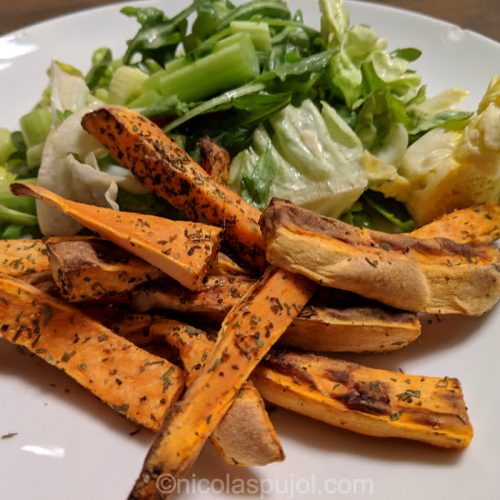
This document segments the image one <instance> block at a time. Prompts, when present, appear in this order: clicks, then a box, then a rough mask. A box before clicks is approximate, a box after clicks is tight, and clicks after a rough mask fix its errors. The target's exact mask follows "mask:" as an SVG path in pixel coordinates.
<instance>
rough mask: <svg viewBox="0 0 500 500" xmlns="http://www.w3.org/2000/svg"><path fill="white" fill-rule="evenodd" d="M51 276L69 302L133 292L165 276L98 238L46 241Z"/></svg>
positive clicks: (142, 261)
mask: <svg viewBox="0 0 500 500" xmlns="http://www.w3.org/2000/svg"><path fill="white" fill-rule="evenodd" d="M47 252H48V257H49V262H50V266H51V271H52V276H53V277H54V281H55V282H56V283H57V286H58V287H59V289H60V291H61V295H62V296H63V297H64V298H65V299H66V300H69V301H70V302H81V301H85V300H97V299H99V298H100V297H103V296H106V295H112V294H119V293H124V292H129V291H130V290H133V289H134V288H135V287H136V286H137V285H139V284H141V283H144V282H147V281H151V280H154V279H157V278H160V277H162V276H165V274H164V273H163V272H162V271H160V269H158V268H156V267H153V266H152V265H151V264H148V263H147V262H146V261H144V260H142V259H139V258H138V257H135V256H133V255H132V254H129V253H128V252H126V251H124V250H123V249H121V248H120V247H117V246H115V245H113V244H112V243H109V242H107V241H105V240H101V239H98V238H94V239H85V240H70V241H59V242H48V243H47Z"/></svg>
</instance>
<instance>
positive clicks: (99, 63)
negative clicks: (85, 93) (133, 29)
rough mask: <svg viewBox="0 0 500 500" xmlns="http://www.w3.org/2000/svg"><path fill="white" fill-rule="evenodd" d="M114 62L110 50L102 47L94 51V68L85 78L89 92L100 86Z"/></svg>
mask: <svg viewBox="0 0 500 500" xmlns="http://www.w3.org/2000/svg"><path fill="white" fill-rule="evenodd" d="M112 61H113V55H112V53H111V50H110V49H108V48H106V47H102V48H100V49H97V50H96V51H94V53H93V55H92V67H91V68H90V70H89V72H88V73H87V76H86V77H85V83H86V84H87V87H88V88H89V90H91V91H92V90H94V89H95V88H96V87H97V86H98V84H99V82H100V81H101V79H102V78H103V76H104V75H105V74H106V70H107V69H108V68H109V65H110V64H111V62H112Z"/></svg>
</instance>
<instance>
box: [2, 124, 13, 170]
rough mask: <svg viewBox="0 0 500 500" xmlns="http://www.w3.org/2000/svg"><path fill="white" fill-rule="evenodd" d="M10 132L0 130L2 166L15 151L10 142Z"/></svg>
mask: <svg viewBox="0 0 500 500" xmlns="http://www.w3.org/2000/svg"><path fill="white" fill-rule="evenodd" d="M10 136H11V133H10V130H8V129H6V128H0V165H4V164H5V163H6V162H7V160H8V159H9V156H10V155H11V154H12V153H13V152H14V151H15V150H16V148H15V147H14V144H12V141H11V140H10Z"/></svg>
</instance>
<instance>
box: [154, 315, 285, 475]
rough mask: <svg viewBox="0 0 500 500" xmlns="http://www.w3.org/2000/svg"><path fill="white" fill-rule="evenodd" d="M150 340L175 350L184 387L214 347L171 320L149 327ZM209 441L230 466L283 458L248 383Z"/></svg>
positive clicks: (197, 332)
mask: <svg viewBox="0 0 500 500" xmlns="http://www.w3.org/2000/svg"><path fill="white" fill-rule="evenodd" d="M150 337H151V340H153V341H154V340H163V341H164V342H167V343H169V344H170V345H172V346H174V347H176V348H177V350H178V352H179V357H180V359H181V361H182V364H183V365H184V369H185V370H186V383H187V385H190V384H191V383H192V382H193V381H194V380H195V379H196V377H197V376H198V374H199V373H200V371H201V370H202V369H203V368H204V366H205V362H206V360H207V358H208V356H209V355H210V353H211V352H212V351H213V349H214V346H215V342H213V341H211V340H209V338H208V337H207V335H206V334H205V332H203V331H201V330H197V329H196V328H193V327H191V326H189V325H186V324H184V323H180V322H178V321H174V320H162V321H158V322H156V323H155V324H154V325H152V326H151V328H150ZM210 441H211V443H212V446H213V447H214V448H215V450H216V451H217V453H218V454H219V455H220V456H221V457H222V459H223V460H225V461H226V462H227V463H229V464H231V465H242V466H257V465H267V464H270V463H273V462H278V461H281V460H283V459H284V458H285V455H284V453H283V448H282V446H281V443H280V441H279V439H278V436H277V435H276V431H275V430H274V427H273V424H272V422H271V420H270V419H269V415H268V414H267V411H266V409H265V407H264V401H263V400H262V398H261V396H260V394H259V391H257V389H256V388H255V387H254V385H253V384H252V383H251V382H245V383H244V385H243V387H242V388H241V389H240V390H239V392H238V395H237V396H236V398H235V399H234V400H233V404H232V405H231V408H229V410H228V412H227V413H226V414H225V415H224V417H223V418H222V420H221V421H220V422H219V425H218V426H217V427H216V429H215V430H214V431H213V433H212V435H211V436H210Z"/></svg>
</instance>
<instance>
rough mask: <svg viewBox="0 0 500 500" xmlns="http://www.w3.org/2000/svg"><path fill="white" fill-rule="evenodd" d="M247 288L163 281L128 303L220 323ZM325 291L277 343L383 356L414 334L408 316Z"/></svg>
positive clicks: (237, 281)
mask: <svg viewBox="0 0 500 500" xmlns="http://www.w3.org/2000/svg"><path fill="white" fill-rule="evenodd" d="M252 284H253V280H251V279H248V278H246V277H238V276H219V277H215V276H210V277H209V278H208V279H207V281H206V283H205V287H204V288H203V289H202V290H199V291H197V292H190V291H188V290H185V289H182V288H181V287H180V286H178V285H177V284H175V283H173V282H166V281H164V282H159V283H155V284H153V285H151V286H146V287H140V288H138V289H137V290H135V291H134V292H133V293H132V302H133V305H134V307H135V308H136V309H138V310H139V311H150V310H154V309H164V310H169V311H175V312H180V313H183V314H187V315H190V316H192V315H196V316H197V317H198V319H200V320H203V321H207V320H211V321H213V322H221V321H223V319H224V318H225V317H226V315H227V313H228V312H229V311H230V310H231V308H232V307H234V305H235V304H236V303H237V302H238V300H239V299H240V298H241V297H242V296H243V295H244V294H245V293H246V292H247V291H248V289H249V288H250V287H251V286H252ZM326 292H327V293H322V294H321V295H322V296H319V294H318V296H317V297H316V296H315V297H313V299H312V300H311V302H310V303H309V304H308V305H306V306H305V307H304V309H303V310H302V312H301V313H300V315H299V316H298V317H297V318H296V319H295V320H294V321H293V322H292V324H291V325H290V327H289V328H288V330H287V331H286V332H285V334H284V335H283V336H282V337H281V338H280V340H279V343H280V344H283V345H287V346H291V347H295V348H299V349H303V350H312V351H324V352H387V351H394V350H397V349H401V348H403V347H405V346H406V345H408V344H409V343H411V342H413V341H414V340H415V339H416V338H418V336H419V335H420V330H421V325H420V322H419V320H418V318H417V316H416V314H414V313H407V312H403V311H398V310H395V309H391V308H387V307H384V306H382V305H380V304H377V303H376V302H372V301H366V300H365V301H364V303H363V301H362V299H361V298H359V297H345V298H344V299H342V300H339V299H338V297H331V295H332V294H331V293H329V290H326ZM341 302H342V304H341ZM329 304H331V306H330V305H329ZM336 304H338V305H336Z"/></svg>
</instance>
